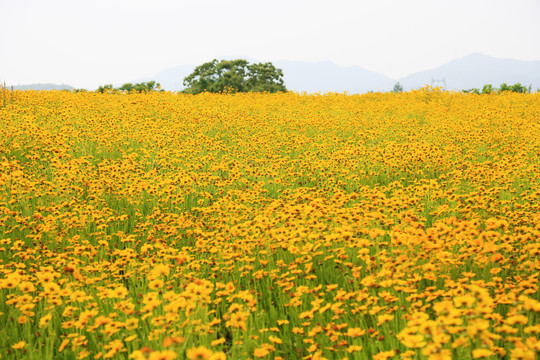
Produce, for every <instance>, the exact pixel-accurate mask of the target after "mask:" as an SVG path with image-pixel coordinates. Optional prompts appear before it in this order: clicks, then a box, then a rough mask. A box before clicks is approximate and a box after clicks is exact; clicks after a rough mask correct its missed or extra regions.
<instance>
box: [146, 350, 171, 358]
mask: <svg viewBox="0 0 540 360" xmlns="http://www.w3.org/2000/svg"><path fill="white" fill-rule="evenodd" d="M177 357H178V355H177V354H176V352H174V351H172V350H163V351H153V352H151V353H150V355H149V356H148V360H173V359H176V358H177Z"/></svg>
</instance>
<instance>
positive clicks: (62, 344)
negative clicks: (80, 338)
mask: <svg viewBox="0 0 540 360" xmlns="http://www.w3.org/2000/svg"><path fill="white" fill-rule="evenodd" d="M68 344H69V339H64V340H63V341H62V343H61V344H60V347H59V348H58V352H62V350H64V349H65V348H66V346H68Z"/></svg>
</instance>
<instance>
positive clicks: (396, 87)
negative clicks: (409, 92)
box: [392, 81, 403, 94]
mask: <svg viewBox="0 0 540 360" xmlns="http://www.w3.org/2000/svg"><path fill="white" fill-rule="evenodd" d="M392 91H393V92H395V93H396V94H397V93H400V92H403V85H401V83H400V82H399V81H398V82H397V83H395V85H394V89H393V90H392Z"/></svg>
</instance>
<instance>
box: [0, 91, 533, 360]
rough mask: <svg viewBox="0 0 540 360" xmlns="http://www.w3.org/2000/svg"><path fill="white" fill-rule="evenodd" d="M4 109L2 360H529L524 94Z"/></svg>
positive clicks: (174, 100)
mask: <svg viewBox="0 0 540 360" xmlns="http://www.w3.org/2000/svg"><path fill="white" fill-rule="evenodd" d="M6 97H7V98H6V103H5V106H1V107H0V355H1V359H136V360H158V359H160V360H165V359H190V360H194V359H215V360H217V359H301V358H302V359H324V358H326V359H379V360H382V359H451V358H453V359H500V358H505V359H531V360H532V359H535V358H538V357H539V356H540V325H539V323H540V316H539V314H540V291H539V288H538V279H539V274H540V256H539V255H540V241H539V239H540V94H515V93H503V94H494V95H481V96H478V95H474V94H467V95H465V94H460V93H452V92H441V91H439V90H438V89H431V88H424V89H421V90H418V91H412V92H409V93H402V94H394V93H387V94H377V93H372V94H366V95H343V94H325V95H305V94H295V93H286V94H275V95H271V94H256V93H251V94H228V95H223V94H222V95H219V94H201V95H197V96H191V95H184V94H174V93H148V94H129V95H127V94H96V93H70V92H60V91H50V92H37V91H27V92H21V91H15V92H7V95H6ZM0 105H2V104H1V103H0Z"/></svg>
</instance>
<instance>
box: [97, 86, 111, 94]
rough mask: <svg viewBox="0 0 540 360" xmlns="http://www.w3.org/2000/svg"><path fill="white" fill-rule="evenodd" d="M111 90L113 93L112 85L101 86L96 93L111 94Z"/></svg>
mask: <svg viewBox="0 0 540 360" xmlns="http://www.w3.org/2000/svg"><path fill="white" fill-rule="evenodd" d="M109 90H110V91H113V90H114V89H113V86H112V84H108V85H100V86H99V87H98V88H97V90H96V92H98V93H102V94H103V93H104V92H109Z"/></svg>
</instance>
